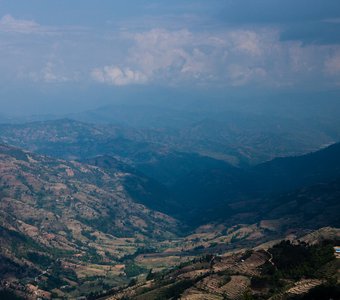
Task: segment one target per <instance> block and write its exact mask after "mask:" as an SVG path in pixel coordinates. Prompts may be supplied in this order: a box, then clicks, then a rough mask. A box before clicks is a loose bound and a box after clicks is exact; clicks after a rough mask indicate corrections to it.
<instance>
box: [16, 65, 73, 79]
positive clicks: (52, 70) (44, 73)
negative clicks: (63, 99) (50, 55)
mask: <svg viewBox="0 0 340 300" xmlns="http://www.w3.org/2000/svg"><path fill="white" fill-rule="evenodd" d="M63 68H64V63H63V61H59V62H58V63H56V62H53V61H47V62H46V63H45V64H44V66H43V67H42V68H41V70H40V71H37V72H36V71H31V72H29V73H28V78H29V79H30V80H32V81H35V82H44V83H65V82H71V81H73V82H74V81H77V80H78V78H77V74H75V73H73V74H72V76H71V75H70V74H67V75H66V73H67V72H66V71H65V70H63ZM19 76H20V77H25V76H26V75H25V74H20V75H19Z"/></svg>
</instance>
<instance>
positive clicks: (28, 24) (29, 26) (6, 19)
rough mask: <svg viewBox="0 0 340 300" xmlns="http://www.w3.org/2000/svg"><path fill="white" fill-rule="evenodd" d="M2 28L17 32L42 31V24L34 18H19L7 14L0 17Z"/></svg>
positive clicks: (0, 26)
mask: <svg viewBox="0 0 340 300" xmlns="http://www.w3.org/2000/svg"><path fill="white" fill-rule="evenodd" d="M0 30H1V31H5V32H16V33H26V34H28V33H33V32H41V26H40V25H39V24H38V23H36V22H35V21H32V20H19V19H15V18H13V17H12V16H11V15H5V16H3V17H2V18H1V19H0Z"/></svg>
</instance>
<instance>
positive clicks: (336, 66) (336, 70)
mask: <svg viewBox="0 0 340 300" xmlns="http://www.w3.org/2000/svg"><path fill="white" fill-rule="evenodd" d="M324 70H325V72H326V74H328V75H340V49H339V51H338V52H337V53H335V54H334V55H332V56H331V57H329V58H328V59H327V60H326V61H325V69H324Z"/></svg>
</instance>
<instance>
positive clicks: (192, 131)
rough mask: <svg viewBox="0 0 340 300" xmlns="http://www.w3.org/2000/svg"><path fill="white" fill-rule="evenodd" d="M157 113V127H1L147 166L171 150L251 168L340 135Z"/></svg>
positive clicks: (25, 138) (22, 141)
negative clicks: (147, 161)
mask: <svg viewBox="0 0 340 300" xmlns="http://www.w3.org/2000/svg"><path fill="white" fill-rule="evenodd" d="M118 111H119V110H118ZM142 111H143V110H142ZM157 111H158V113H159V114H160V115H159V117H157V120H158V121H157V122H158V123H159V125H158V126H143V124H139V123H138V122H137V124H135V123H133V120H135V119H136V118H135V117H134V116H133V114H132V115H130V114H131V112H129V111H128V110H126V111H125V110H124V113H123V116H124V118H123V117H122V119H124V120H126V122H113V123H108V124H107V123H104V124H102V123H100V122H99V123H98V122H97V123H96V124H91V123H84V122H82V121H81V122H79V121H75V120H71V119H61V120H52V121H44V122H43V121H42V122H31V123H25V124H7V125H6V124H2V125H0V138H1V139H2V140H4V141H5V142H6V143H8V144H11V145H15V146H18V147H23V148H26V149H30V150H32V151H37V152H39V153H45V154H48V155H51V156H55V157H59V158H67V159H69V158H72V159H85V158H89V157H92V156H96V155H100V154H101V155H105V154H109V155H119V156H123V157H125V158H126V159H130V160H131V161H133V162H144V161H145V160H147V159H149V158H150V157H151V158H152V157H153V156H154V153H156V154H157V153H163V152H169V151H170V152H181V153H183V152H185V153H195V154H199V155H201V156H207V157H211V158H214V159H218V160H224V161H226V162H229V163H231V164H233V165H236V166H247V165H249V164H252V165H253V164H257V163H261V162H264V161H268V160H271V159H273V158H275V157H280V156H292V155H300V154H304V153H309V152H311V151H314V150H317V149H319V148H320V147H322V146H324V145H325V144H330V143H333V142H334V140H336V139H337V138H338V136H340V134H339V135H337V133H328V132H323V131H322V130H319V129H313V127H308V126H307V125H305V124H304V123H301V122H299V121H296V120H286V119H280V118H277V117H276V118H271V117H264V116H262V115H256V114H255V115H248V114H241V113H236V112H225V113H223V114H217V113H215V114H214V115H212V116H205V115H200V114H198V116H195V114H194V116H192V117H189V116H188V115H187V114H186V115H185V114H184V115H182V114H180V113H179V115H178V113H176V112H171V111H168V112H164V111H159V109H158V110H157ZM115 113H118V112H116V111H115ZM162 113H163V114H164V113H165V114H170V117H169V119H170V120H172V124H173V126H172V125H167V124H164V126H163V125H162V120H163V119H162ZM118 114H119V113H118ZM185 116H186V118H185ZM163 117H164V116H163ZM144 118H145V117H144ZM101 119H102V118H97V120H101ZM93 120H94V119H93ZM131 122H132V123H131ZM157 122H155V123H157Z"/></svg>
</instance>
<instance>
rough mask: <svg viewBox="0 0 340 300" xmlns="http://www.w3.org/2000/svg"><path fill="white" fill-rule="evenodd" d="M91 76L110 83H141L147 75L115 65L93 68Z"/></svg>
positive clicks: (145, 80)
mask: <svg viewBox="0 0 340 300" xmlns="http://www.w3.org/2000/svg"><path fill="white" fill-rule="evenodd" d="M91 75H92V78H93V79H94V80H96V81H98V82H101V83H107V84H110V85H118V86H121V85H128V84H143V83H146V82H147V76H146V75H144V74H143V73H141V72H139V71H133V70H131V69H130V68H125V69H121V68H119V67H116V66H105V67H103V68H95V69H93V70H92V72H91Z"/></svg>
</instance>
